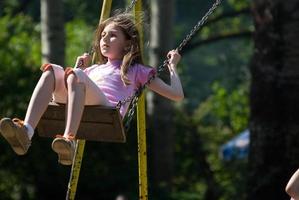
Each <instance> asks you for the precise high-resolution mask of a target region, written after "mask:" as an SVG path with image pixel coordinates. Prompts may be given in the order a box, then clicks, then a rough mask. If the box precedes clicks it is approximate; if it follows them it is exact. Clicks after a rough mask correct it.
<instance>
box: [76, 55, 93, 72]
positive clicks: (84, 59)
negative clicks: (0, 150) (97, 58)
mask: <svg viewBox="0 0 299 200" xmlns="http://www.w3.org/2000/svg"><path fill="white" fill-rule="evenodd" d="M90 62H91V56H90V55H89V54H88V53H84V54H83V55H82V56H78V57H77V60H76V64H75V68H80V69H82V70H83V69H85V68H87V67H88V66H89V64H90Z"/></svg>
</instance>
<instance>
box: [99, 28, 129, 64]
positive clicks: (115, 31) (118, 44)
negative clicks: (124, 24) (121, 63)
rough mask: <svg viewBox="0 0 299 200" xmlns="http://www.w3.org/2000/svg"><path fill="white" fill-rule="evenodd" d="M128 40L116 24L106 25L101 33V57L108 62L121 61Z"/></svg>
mask: <svg viewBox="0 0 299 200" xmlns="http://www.w3.org/2000/svg"><path fill="white" fill-rule="evenodd" d="M128 45H129V40H127V39H126V36H125V34H124V33H123V31H122V30H121V28H119V27H118V26H117V25H116V24H114V23H110V24H108V25H107V26H106V27H105V28H104V30H103V31H102V33H101V40H100V48H101V53H102V55H103V56H105V57H107V58H108V59H109V60H121V59H123V56H124V55H125V48H126V47H127V46H128Z"/></svg>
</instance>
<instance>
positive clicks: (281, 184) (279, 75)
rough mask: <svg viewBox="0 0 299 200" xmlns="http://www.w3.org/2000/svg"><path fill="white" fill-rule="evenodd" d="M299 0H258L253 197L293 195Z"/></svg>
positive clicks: (297, 151) (298, 127)
mask: <svg viewBox="0 0 299 200" xmlns="http://www.w3.org/2000/svg"><path fill="white" fill-rule="evenodd" d="M298 5H299V0H288V1H284V0H254V2H253V18H254V22H255V28H256V31H255V38H254V40H255V50H254V55H253V58H252V63H251V66H250V67H251V74H252V84H251V89H250V92H251V94H250V101H251V102H250V106H251V117H250V132H251V137H250V141H251V144H250V155H249V187H248V199H249V200H259V199H288V197H287V195H286V193H285V192H284V188H285V185H286V183H287V181H288V179H289V178H290V175H291V173H292V172H294V170H295V169H296V168H298V167H299V159H298V156H299V147H298V141H299V123H298V122H299V104H298V102H299V67H298V66H299V51H298V49H299V48H298V47H299V41H298V38H297V37H298V34H299V21H298V19H299V17H298V16H299V7H298Z"/></svg>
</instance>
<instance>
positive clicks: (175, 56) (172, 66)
mask: <svg viewBox="0 0 299 200" xmlns="http://www.w3.org/2000/svg"><path fill="white" fill-rule="evenodd" d="M167 58H168V69H169V72H170V73H173V72H176V66H177V64H178V63H179V61H180V59H181V55H180V54H179V52H178V50H177V49H175V50H171V51H169V52H168V54H167Z"/></svg>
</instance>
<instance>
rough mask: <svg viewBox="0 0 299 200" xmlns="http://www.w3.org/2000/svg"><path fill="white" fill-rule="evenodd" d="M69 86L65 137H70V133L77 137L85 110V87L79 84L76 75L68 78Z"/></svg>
mask: <svg viewBox="0 0 299 200" xmlns="http://www.w3.org/2000/svg"><path fill="white" fill-rule="evenodd" d="M67 86H68V105H67V117H66V127H65V131H64V136H68V135H69V134H70V133H72V134H74V136H75V135H76V134H77V131H78V128H79V125H80V121H81V117H82V114H83V110H84V102H85V85H84V83H79V82H78V81H77V77H76V76H75V75H74V74H70V75H69V76H68V78H67Z"/></svg>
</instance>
